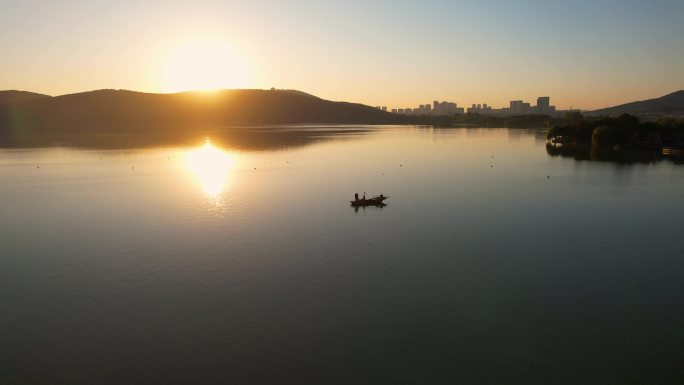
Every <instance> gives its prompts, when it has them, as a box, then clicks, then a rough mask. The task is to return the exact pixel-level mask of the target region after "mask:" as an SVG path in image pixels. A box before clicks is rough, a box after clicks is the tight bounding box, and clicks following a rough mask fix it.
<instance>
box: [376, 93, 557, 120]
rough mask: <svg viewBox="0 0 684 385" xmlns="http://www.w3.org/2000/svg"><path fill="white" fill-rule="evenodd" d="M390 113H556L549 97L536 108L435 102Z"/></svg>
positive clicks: (521, 103)
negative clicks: (465, 105) (464, 106)
mask: <svg viewBox="0 0 684 385" xmlns="http://www.w3.org/2000/svg"><path fill="white" fill-rule="evenodd" d="M376 108H378V109H380V110H383V111H387V107H385V106H377V107H376ZM391 112H392V113H395V114H403V115H456V114H464V113H466V112H467V113H469V114H470V113H473V114H481V115H526V114H544V115H553V114H555V113H556V107H555V106H552V105H551V98H550V97H548V96H540V97H538V98H537V105H536V106H533V105H531V104H530V103H525V102H524V101H522V100H511V102H510V105H509V107H508V108H492V106H489V105H487V103H484V104H473V105H472V106H471V107H470V108H468V109H467V110H466V109H465V108H463V107H458V105H457V104H456V103H454V102H438V101H436V100H435V101H434V102H433V103H432V104H421V105H420V106H418V107H416V108H393V109H392V110H391Z"/></svg>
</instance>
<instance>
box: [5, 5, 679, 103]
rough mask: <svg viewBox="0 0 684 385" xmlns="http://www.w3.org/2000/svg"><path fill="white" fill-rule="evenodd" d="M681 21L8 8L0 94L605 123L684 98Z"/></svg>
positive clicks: (526, 11) (463, 11) (508, 8)
mask: <svg viewBox="0 0 684 385" xmlns="http://www.w3.org/2000/svg"><path fill="white" fill-rule="evenodd" d="M682 14H684V4H682V3H681V2H676V1H659V2H656V3H653V2H645V1H627V2H625V1H608V0H604V1H598V2H595V1H594V2H589V1H580V2H573V3H572V4H570V3H564V4H555V3H548V2H541V1H529V2H525V3H517V4H515V3H509V2H505V1H492V2H489V3H487V4H480V3H476V2H441V1H430V2H421V3H413V4H396V3H393V2H385V1H381V2H374V3H373V4H364V3H360V2H351V3H350V2H346V3H344V4H342V3H331V2H322V3H321V2H313V1H304V0H302V1H295V2H290V3H288V4H283V3H281V2H275V1H265V2H261V3H258V4H244V3H240V2H230V1H229V2H218V1H205V2H199V3H193V4H192V5H186V4H184V3H182V2H177V1H171V2H155V1H153V2H146V3H145V4H138V3H136V2H133V1H129V0H125V1H121V2H118V3H116V4H115V3H110V2H104V1H92V2H84V1H70V2H66V3H60V4H43V3H41V2H37V1H21V2H19V1H13V0H11V1H9V2H8V3H7V4H6V5H5V6H4V7H3V13H2V14H1V15H0V22H2V23H3V26H4V31H5V33H3V34H2V36H0V49H2V51H3V52H4V53H5V55H4V63H3V71H2V74H1V75H0V89H19V90H27V91H32V92H38V93H44V94H48V95H62V94H70V93H75V92H82V91H87V90H95V89H103V88H114V89H129V90H135V91H141V92H157V93H168V92H176V91H185V90H191V89H213V88H228V89H231V88H257V89H268V88H271V87H276V88H279V89H297V90H301V91H304V92H307V93H311V94H313V95H316V96H319V97H321V98H324V99H329V100H343V101H350V102H358V103H363V104H367V105H372V106H375V105H383V106H388V107H390V108H395V107H398V108H403V107H415V106H417V105H419V104H424V103H430V102H432V101H433V100H447V101H455V102H457V103H458V104H459V105H461V106H469V105H471V104H473V103H488V104H490V105H493V106H495V107H503V106H507V105H508V102H509V100H516V99H523V100H526V101H528V102H532V103H534V102H535V101H536V98H537V97H538V96H550V97H551V101H552V104H555V105H556V106H557V107H558V108H560V109H567V108H571V107H574V108H581V109H598V108H603V107H609V106H614V105H618V104H622V103H626V102H631V101H635V100H644V99H650V98H655V97H659V96H663V95H665V94H669V93H671V92H674V91H677V90H680V89H684V74H683V73H682V71H681V68H682V67H683V66H684V40H683V39H681V36H683V35H684V26H683V25H682V24H681V23H680V20H679V19H680V16H681V15H682ZM29 20H30V22H27V21H29Z"/></svg>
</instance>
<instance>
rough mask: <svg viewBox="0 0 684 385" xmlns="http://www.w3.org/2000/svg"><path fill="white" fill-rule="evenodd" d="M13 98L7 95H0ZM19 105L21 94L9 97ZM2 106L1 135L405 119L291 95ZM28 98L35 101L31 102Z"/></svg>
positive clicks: (124, 95) (73, 99)
mask: <svg viewBox="0 0 684 385" xmlns="http://www.w3.org/2000/svg"><path fill="white" fill-rule="evenodd" d="M1 93H2V94H7V95H9V91H1ZM11 93H12V94H13V95H14V97H15V99H17V96H18V94H16V92H15V91H12V92H11ZM22 95H23V96H24V97H23V98H18V99H21V100H10V98H9V97H7V100H8V101H7V102H5V103H0V135H1V134H2V133H3V132H4V133H5V134H7V133H8V132H9V131H12V132H15V133H16V132H23V133H31V134H37V135H39V134H41V133H45V134H48V133H49V134H51V135H54V134H57V133H60V132H65V133H71V134H74V133H90V134H93V133H107V134H110V133H126V132H140V130H157V131H159V130H162V131H169V130H178V129H182V130H188V129H206V128H208V127H221V126H228V125H256V124H304V123H331V124H392V123H404V122H406V120H407V118H406V117H403V116H400V115H396V114H391V113H388V112H385V111H381V110H378V109H376V108H373V107H369V106H365V105H362V104H356V103H346V102H333V101H329V100H324V99H321V98H318V97H315V96H313V95H309V94H306V93H304V92H300V91H293V90H221V91H212V92H183V93H175V94H152V93H143V92H134V91H126V90H98V91H91V92H83V93H77V94H70V95H63V96H55V97H48V96H45V95H40V96H35V95H39V94H29V93H26V94H22ZM29 95H33V96H34V97H33V98H31V97H29Z"/></svg>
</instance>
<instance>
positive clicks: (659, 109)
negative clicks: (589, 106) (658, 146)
mask: <svg viewBox="0 0 684 385" xmlns="http://www.w3.org/2000/svg"><path fill="white" fill-rule="evenodd" d="M591 114H593V115H608V116H617V115H621V114H631V115H670V114H684V90H683V91H677V92H673V93H671V94H669V95H665V96H661V97H659V98H655V99H648V100H642V101H638V102H632V103H627V104H622V105H619V106H615V107H610V108H603V109H600V110H596V111H592V112H591Z"/></svg>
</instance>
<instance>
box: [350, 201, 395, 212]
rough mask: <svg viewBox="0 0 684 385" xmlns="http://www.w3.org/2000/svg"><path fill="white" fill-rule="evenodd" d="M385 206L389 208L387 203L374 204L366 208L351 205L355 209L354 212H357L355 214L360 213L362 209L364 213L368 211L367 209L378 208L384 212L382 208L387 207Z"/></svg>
mask: <svg viewBox="0 0 684 385" xmlns="http://www.w3.org/2000/svg"><path fill="white" fill-rule="evenodd" d="M385 206H387V204H386V203H378V204H374V205H365V206H354V205H351V206H350V207H353V208H354V212H355V213H358V212H359V209H361V210H363V211H366V207H377V208H379V209H381V210H382V208H383V207H385Z"/></svg>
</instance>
